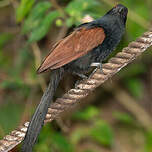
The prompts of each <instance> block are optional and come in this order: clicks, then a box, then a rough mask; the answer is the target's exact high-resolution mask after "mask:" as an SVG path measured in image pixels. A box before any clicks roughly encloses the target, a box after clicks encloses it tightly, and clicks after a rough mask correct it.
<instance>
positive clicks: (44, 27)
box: [28, 11, 59, 43]
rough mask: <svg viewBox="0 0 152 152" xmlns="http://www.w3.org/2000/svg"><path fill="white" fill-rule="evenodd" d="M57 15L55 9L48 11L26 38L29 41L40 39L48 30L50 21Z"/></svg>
mask: <svg viewBox="0 0 152 152" xmlns="http://www.w3.org/2000/svg"><path fill="white" fill-rule="evenodd" d="M58 16H59V13H58V12H57V11H53V12H50V13H49V14H48V15H47V16H46V17H45V18H44V19H43V20H42V21H41V24H40V25H39V26H38V27H37V28H35V29H34V30H33V31H32V33H31V34H30V38H29V40H28V42H29V43H31V42H34V41H39V40H40V39H42V38H43V37H44V36H45V35H46V33H47V32H48V31H49V28H50V25H51V24H52V22H53V21H54V20H55V19H56V18H57V17H58Z"/></svg>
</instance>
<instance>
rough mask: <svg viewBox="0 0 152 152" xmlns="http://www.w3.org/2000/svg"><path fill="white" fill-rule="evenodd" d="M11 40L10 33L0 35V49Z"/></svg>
mask: <svg viewBox="0 0 152 152" xmlns="http://www.w3.org/2000/svg"><path fill="white" fill-rule="evenodd" d="M12 38H13V35H12V34H10V33H1V35H0V49H1V48H2V47H3V46H4V45H5V44H6V43H7V42H8V41H9V40H11V39H12Z"/></svg>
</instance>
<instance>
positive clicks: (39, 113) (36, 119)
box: [22, 68, 64, 152]
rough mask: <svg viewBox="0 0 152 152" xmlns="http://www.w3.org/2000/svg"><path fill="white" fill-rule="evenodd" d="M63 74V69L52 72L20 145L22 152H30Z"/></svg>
mask: <svg viewBox="0 0 152 152" xmlns="http://www.w3.org/2000/svg"><path fill="white" fill-rule="evenodd" d="M63 73H64V70H63V68H60V69H56V70H54V71H52V73H51V80H50V83H49V86H48V88H47V90H46V91H45V93H44V94H43V96H42V98H41V101H40V104H39V105H38V107H37V109H36V111H35V113H34V115H33V117H32V120H31V122H30V124H29V127H28V130H27V132H26V135H25V138H24V141H23V145H22V152H32V148H33V146H34V144H35V142H36V140H37V137H38V135H39V133H40V131H41V128H42V126H43V124H44V120H45V116H46V114H47V111H48V108H49V106H50V102H51V101H52V98H53V96H54V93H55V91H56V88H57V86H58V84H59V82H60V79H61V78H62V75H63Z"/></svg>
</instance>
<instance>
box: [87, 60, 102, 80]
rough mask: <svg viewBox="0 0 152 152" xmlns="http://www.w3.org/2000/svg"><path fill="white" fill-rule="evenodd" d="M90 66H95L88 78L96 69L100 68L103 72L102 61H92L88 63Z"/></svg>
mask: <svg viewBox="0 0 152 152" xmlns="http://www.w3.org/2000/svg"><path fill="white" fill-rule="evenodd" d="M90 66H91V67H96V68H95V69H94V70H93V72H92V73H91V74H90V76H89V78H90V77H92V75H93V74H94V73H95V72H96V71H97V70H98V69H100V71H101V73H103V70H102V63H100V62H93V63H91V65H90Z"/></svg>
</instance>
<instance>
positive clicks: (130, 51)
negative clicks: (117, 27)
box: [0, 30, 152, 152]
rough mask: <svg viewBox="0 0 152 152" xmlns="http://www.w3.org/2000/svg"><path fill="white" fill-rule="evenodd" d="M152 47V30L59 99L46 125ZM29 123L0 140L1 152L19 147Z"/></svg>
mask: <svg viewBox="0 0 152 152" xmlns="http://www.w3.org/2000/svg"><path fill="white" fill-rule="evenodd" d="M150 46H152V30H149V31H148V32H146V33H144V34H143V36H141V37H140V38H138V39H137V40H136V41H133V42H131V43H130V44H129V45H128V47H126V48H124V49H123V50H122V52H119V53H118V54H117V55H116V56H115V57H113V58H111V59H110V60H109V62H108V63H106V64H104V65H103V73H101V72H100V70H97V71H96V72H95V73H94V74H93V75H92V77H91V78H89V79H87V80H85V81H82V82H80V83H78V85H77V87H76V88H75V89H71V90H69V91H68V92H67V93H66V94H64V95H63V97H62V98H58V99H57V100H56V101H55V102H54V103H53V104H51V106H50V108H49V109H48V114H47V115H46V119H45V123H47V122H51V121H52V120H54V119H56V118H57V117H59V115H60V114H61V113H62V112H64V111H65V110H68V109H70V108H71V107H73V105H74V104H76V103H78V101H80V100H81V99H83V98H85V97H86V96H87V95H88V94H89V93H91V92H92V91H93V90H94V89H95V88H97V87H98V86H100V85H101V84H102V83H104V82H105V81H106V80H108V79H109V78H110V77H112V76H113V75H114V74H116V73H117V72H119V71H120V70H121V69H122V68H123V67H125V66H126V65H127V64H128V63H130V62H132V61H133V60H134V59H135V58H136V57H137V56H139V55H140V54H141V53H143V52H144V51H145V50H147V48H149V47H150ZM28 124H29V122H26V123H25V124H24V125H23V126H21V127H19V128H18V129H16V130H14V131H12V132H11V133H10V134H9V135H7V136H5V137H4V138H3V139H2V140H0V152H6V151H9V150H11V149H12V148H14V147H15V146H16V145H18V144H19V143H20V142H21V141H22V140H23V138H24V136H25V133H26V131H27V127H28Z"/></svg>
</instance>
